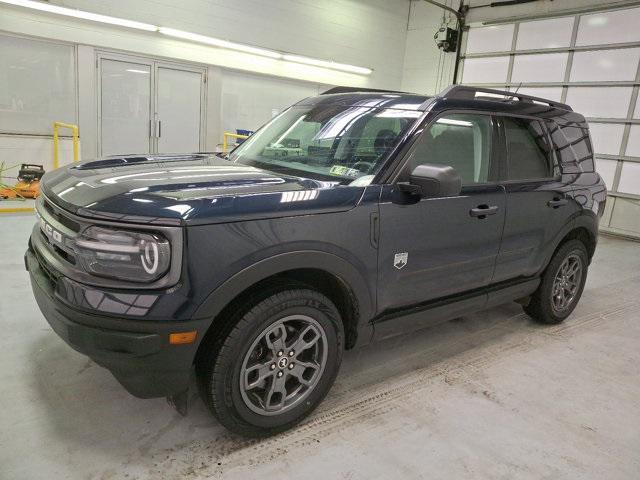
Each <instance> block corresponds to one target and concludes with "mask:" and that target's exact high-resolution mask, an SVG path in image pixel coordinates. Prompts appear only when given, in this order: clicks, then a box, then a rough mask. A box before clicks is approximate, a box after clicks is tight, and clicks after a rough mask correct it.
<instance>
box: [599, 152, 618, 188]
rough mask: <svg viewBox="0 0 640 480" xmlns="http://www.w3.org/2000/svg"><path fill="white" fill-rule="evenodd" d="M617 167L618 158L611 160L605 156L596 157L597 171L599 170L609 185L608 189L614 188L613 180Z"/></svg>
mask: <svg viewBox="0 0 640 480" xmlns="http://www.w3.org/2000/svg"><path fill="white" fill-rule="evenodd" d="M617 167H618V161H617V160H609V159H605V158H597V159H596V172H598V173H599V174H600V176H601V177H602V179H603V180H604V183H605V184H606V185H607V190H613V180H614V179H615V176H616V168H617Z"/></svg>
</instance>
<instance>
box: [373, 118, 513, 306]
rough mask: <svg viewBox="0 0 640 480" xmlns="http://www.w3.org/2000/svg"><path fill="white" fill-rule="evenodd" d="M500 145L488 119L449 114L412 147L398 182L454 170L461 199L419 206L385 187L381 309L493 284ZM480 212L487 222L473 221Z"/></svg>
mask: <svg viewBox="0 0 640 480" xmlns="http://www.w3.org/2000/svg"><path fill="white" fill-rule="evenodd" d="M496 139H497V128H496V126H495V122H494V121H493V119H492V116H491V115H484V114H475V113H450V114H445V115H443V116H441V117H439V118H438V119H437V120H435V121H434V122H432V123H431V126H430V127H429V128H427V129H426V130H425V131H424V132H423V133H422V135H421V137H420V138H419V139H418V140H417V142H416V143H415V144H414V145H413V147H412V149H411V151H410V153H409V155H408V161H407V165H405V166H404V167H403V170H402V173H401V174H400V178H399V180H403V179H406V178H408V175H409V174H410V172H411V171H412V170H413V169H414V168H415V167H416V166H418V165H420V164H425V163H430V164H438V165H449V166H451V167H453V168H455V169H456V171H457V172H458V174H459V175H460V177H461V179H462V184H463V187H462V191H461V193H460V195H458V196H455V197H446V198H422V199H419V198H416V197H415V196H410V195H408V194H405V193H402V192H399V191H398V190H397V189H396V188H394V186H393V185H386V186H385V187H384V188H383V193H382V196H381V203H380V238H379V254H378V308H379V310H382V311H388V310H394V309H397V308H403V307H407V306H413V305H419V304H423V303H426V302H429V301H431V300H435V299H440V298H443V297H448V296H452V295H455V294H459V293H462V292H467V291H470V290H474V289H478V288H481V287H485V286H487V285H488V284H489V283H490V282H491V281H492V277H493V271H494V266H495V261H496V257H497V254H498V250H499V248H500V240H501V236H502V227H503V225H504V217H505V193H504V188H503V187H502V186H501V185H499V184H498V183H497V179H498V172H499V169H500V165H499V156H498V155H496V149H495V148H494V144H495V143H496ZM498 150H499V149H498ZM477 209H483V210H486V215H476V214H475V212H477V211H478V210H477Z"/></svg>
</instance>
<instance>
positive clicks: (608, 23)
mask: <svg viewBox="0 0 640 480" xmlns="http://www.w3.org/2000/svg"><path fill="white" fill-rule="evenodd" d="M639 24H640V8H633V9H628V10H617V11H613V12H600V13H592V14H591V15H583V16H582V18H581V19H580V25H579V26H578V37H577V38H576V45H602V44H605V43H626V42H637V41H639V40H640V29H638V25H639Z"/></svg>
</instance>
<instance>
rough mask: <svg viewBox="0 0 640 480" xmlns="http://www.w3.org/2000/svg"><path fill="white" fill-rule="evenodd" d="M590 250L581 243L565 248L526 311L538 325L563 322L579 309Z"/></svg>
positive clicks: (548, 267)
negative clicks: (577, 306)
mask: <svg viewBox="0 0 640 480" xmlns="http://www.w3.org/2000/svg"><path fill="white" fill-rule="evenodd" d="M588 259H589V257H588V255H587V249H586V248H585V246H584V244H583V243H582V242H581V241H579V240H570V241H568V242H567V243H565V244H564V245H562V246H561V247H560V248H559V249H558V251H557V252H556V253H555V254H554V256H553V258H552V259H551V261H550V262H549V265H548V266H547V268H546V270H545V272H544V274H543V275H542V280H541V282H540V286H539V287H538V289H537V290H536V291H535V293H534V294H533V295H532V296H531V300H530V301H529V304H528V305H527V306H526V307H524V311H525V312H526V313H527V314H528V315H529V316H531V317H532V318H533V319H534V320H536V321H537V322H539V323H547V324H555V323H560V322H562V321H563V320H564V319H565V318H567V317H568V316H569V315H570V314H571V312H573V310H574V309H575V308H576V305H577V304H578V301H579V300H580V297H581V296H582V291H583V290H584V284H585V282H586V280H587V268H588V264H589V260H588Z"/></svg>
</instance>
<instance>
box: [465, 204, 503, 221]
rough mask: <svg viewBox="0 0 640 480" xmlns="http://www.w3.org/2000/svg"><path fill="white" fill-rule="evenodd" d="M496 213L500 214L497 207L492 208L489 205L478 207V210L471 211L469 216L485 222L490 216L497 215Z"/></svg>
mask: <svg viewBox="0 0 640 480" xmlns="http://www.w3.org/2000/svg"><path fill="white" fill-rule="evenodd" d="M496 213H498V206H497V205H493V206H491V207H490V206H489V205H478V206H477V207H476V208H472V209H471V210H469V215H471V216H472V217H476V218H479V219H480V220H484V219H485V218H487V217H488V216H489V215H495V214H496Z"/></svg>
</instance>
